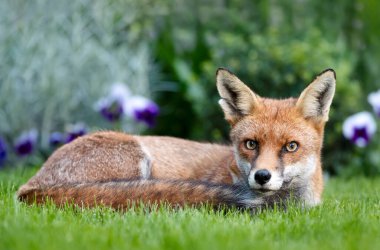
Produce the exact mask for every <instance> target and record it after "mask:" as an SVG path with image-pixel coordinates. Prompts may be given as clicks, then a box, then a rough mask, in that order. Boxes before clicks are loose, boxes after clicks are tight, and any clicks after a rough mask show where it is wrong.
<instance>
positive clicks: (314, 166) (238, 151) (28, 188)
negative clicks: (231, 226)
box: [18, 69, 335, 208]
mask: <svg viewBox="0 0 380 250" xmlns="http://www.w3.org/2000/svg"><path fill="white" fill-rule="evenodd" d="M217 88H218V91H219V94H220V96H221V99H220V101H219V104H220V106H221V108H222V110H223V112H224V114H225V118H226V120H227V121H228V122H229V124H230V125H231V133H230V135H231V141H232V145H231V146H223V145H216V144H208V143H200V142H194V141H188V140H183V139H178V138H172V137H159V136H136V135H128V134H124V133H119V132H111V131H110V132H96V133H93V134H90V135H87V136H83V137H81V138H78V139H76V140H75V141H73V142H71V143H69V144H66V145H64V146H62V147H61V148H59V149H58V150H56V151H55V152H54V153H53V154H52V155H51V156H50V158H49V159H48V160H47V161H46V162H45V164H44V165H43V166H42V168H41V169H40V170H39V172H38V173H37V174H36V175H35V176H34V177H32V178H31V179H30V180H29V181H28V182H27V183H26V184H24V185H23V186H21V187H20V189H19V191H18V197H19V199H20V200H23V201H26V202H34V201H36V202H37V203H42V202H44V201H45V200H46V198H50V199H51V200H53V202H55V203H57V204H63V203H65V202H67V201H71V202H73V203H75V204H78V205H86V206H95V205H96V204H104V205H107V206H112V207H114V208H128V207H129V206H130V205H131V204H133V203H137V202H143V203H144V204H151V203H157V202H166V203H169V204H171V205H175V206H177V205H178V206H183V205H185V204H188V205H199V204H202V203H210V204H211V205H213V206H237V207H243V208H259V207H264V206H272V205H274V204H278V203H281V202H283V201H284V200H286V199H287V198H288V197H290V196H292V197H295V198H296V199H297V200H299V201H300V202H302V203H304V204H305V205H306V206H314V205H316V204H318V203H319V202H320V201H321V194H322V190H323V180H322V166H321V148H322V141H323V133H324V125H325V123H326V121H327V120H328V113H329V108H330V105H331V102H332V98H333V95H334V91H335V72H334V71H333V70H326V71H324V72H322V73H321V74H320V75H318V76H317V77H316V78H315V79H314V81H313V82H312V83H311V84H310V85H309V86H308V87H307V88H306V89H305V90H304V91H303V92H302V93H301V95H300V97H299V98H289V99H284V100H274V99H268V98H263V97H260V96H258V95H257V94H256V93H254V92H253V91H252V90H251V89H249V88H248V87H247V86H246V85H245V84H244V83H243V82H241V81H240V80H239V79H238V78H237V77H236V76H235V75H233V74H232V73H231V72H229V71H227V70H225V69H219V70H218V71H217Z"/></svg>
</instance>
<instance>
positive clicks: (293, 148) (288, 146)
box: [285, 141, 298, 152]
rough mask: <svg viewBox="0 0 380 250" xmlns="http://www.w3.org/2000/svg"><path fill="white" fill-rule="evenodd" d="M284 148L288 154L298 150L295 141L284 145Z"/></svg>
mask: <svg viewBox="0 0 380 250" xmlns="http://www.w3.org/2000/svg"><path fill="white" fill-rule="evenodd" d="M285 148H286V151H288V152H294V151H296V150H297V149H298V143H297V142H295V141H291V142H289V143H288V144H286V145H285Z"/></svg>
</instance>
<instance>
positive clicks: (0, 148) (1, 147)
mask: <svg viewBox="0 0 380 250" xmlns="http://www.w3.org/2000/svg"><path fill="white" fill-rule="evenodd" d="M6 159H7V147H6V144H5V141H4V139H3V138H1V137H0V167H1V166H3V165H4V162H5V160H6Z"/></svg>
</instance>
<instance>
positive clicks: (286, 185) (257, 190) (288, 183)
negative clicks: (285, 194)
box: [253, 179, 293, 194]
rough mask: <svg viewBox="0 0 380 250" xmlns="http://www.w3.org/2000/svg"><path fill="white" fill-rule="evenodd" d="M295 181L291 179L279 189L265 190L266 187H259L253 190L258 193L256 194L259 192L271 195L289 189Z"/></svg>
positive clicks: (284, 182)
mask: <svg viewBox="0 0 380 250" xmlns="http://www.w3.org/2000/svg"><path fill="white" fill-rule="evenodd" d="M292 181H293V179H290V180H286V181H285V180H284V181H283V183H282V185H281V187H280V188H279V189H270V188H265V187H259V188H254V189H253V190H254V191H256V192H259V193H262V194H267V193H270V192H276V191H279V190H284V189H287V188H288V187H289V186H290V184H291V182H292Z"/></svg>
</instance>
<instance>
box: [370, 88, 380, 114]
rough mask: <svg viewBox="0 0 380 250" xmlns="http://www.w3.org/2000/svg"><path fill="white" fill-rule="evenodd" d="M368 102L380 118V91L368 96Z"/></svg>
mask: <svg viewBox="0 0 380 250" xmlns="http://www.w3.org/2000/svg"><path fill="white" fill-rule="evenodd" d="M368 102H369V103H370V104H371V105H372V108H373V110H374V111H375V113H376V114H377V115H378V116H379V117H380V89H379V90H378V91H376V92H372V93H371V94H369V95H368Z"/></svg>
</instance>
